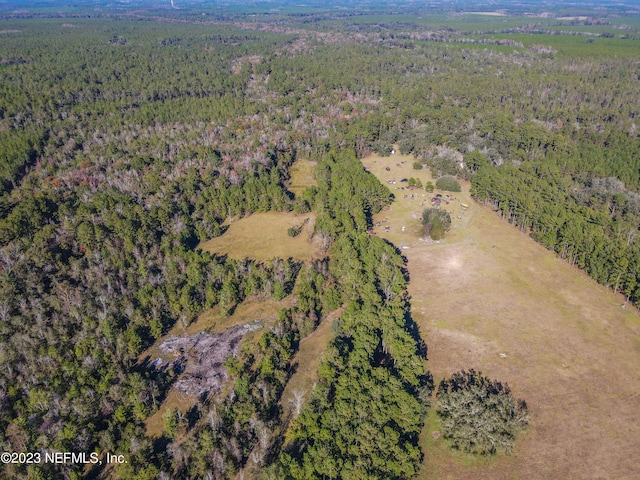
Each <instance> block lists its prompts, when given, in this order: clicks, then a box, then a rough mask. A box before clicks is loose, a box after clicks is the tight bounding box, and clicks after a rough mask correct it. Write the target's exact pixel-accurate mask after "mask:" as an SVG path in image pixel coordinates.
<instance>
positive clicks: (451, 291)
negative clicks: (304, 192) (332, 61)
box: [363, 157, 640, 480]
mask: <svg viewBox="0 0 640 480" xmlns="http://www.w3.org/2000/svg"><path fill="white" fill-rule="evenodd" d="M401 159H402V160H405V159H406V160H408V161H406V162H405V163H404V164H402V163H400V161H401ZM411 160H412V159H411V158H409V157H396V158H392V159H382V158H375V157H369V158H367V159H365V160H364V161H363V163H364V164H365V166H366V167H368V168H369V169H370V170H371V171H372V173H374V174H376V175H377V176H378V178H380V180H381V181H382V182H383V183H384V182H386V180H387V177H388V176H390V175H393V176H396V177H410V176H414V177H420V178H421V180H422V181H423V183H424V181H425V180H426V179H427V178H428V177H429V174H428V172H425V171H415V170H412V169H411V164H412V161H411ZM389 165H391V167H390V168H391V171H390V172H389V171H386V168H385V167H386V166H389ZM397 165H401V167H398V166H397ZM394 186H395V185H390V187H391V188H393V187H394ZM392 192H394V193H396V202H395V203H394V205H392V207H391V209H390V210H388V211H385V212H382V213H381V214H380V218H384V217H389V219H388V223H389V224H393V225H395V226H399V225H402V226H405V227H406V228H405V231H404V232H403V231H402V230H401V229H400V230H398V229H397V228H396V229H394V228H393V227H392V228H391V229H390V232H389V233H385V232H380V233H379V235H381V236H384V237H385V238H388V239H389V240H391V241H393V242H394V243H395V244H396V245H404V246H405V247H408V248H405V249H404V250H403V253H404V254H405V255H406V257H407V259H408V268H409V273H410V276H411V281H410V284H409V293H410V294H411V297H412V302H411V303H412V309H413V316H414V319H415V320H416V322H417V323H418V324H419V325H420V328H421V333H422V335H423V337H424V338H425V341H426V343H427V345H428V347H429V363H428V368H429V369H430V370H431V372H432V373H433V374H434V377H435V379H436V382H438V381H439V380H440V378H442V377H443V376H445V375H448V374H450V373H452V372H454V371H456V370H459V369H463V368H466V369H468V368H475V369H477V370H481V371H482V372H483V373H485V374H487V375H489V376H490V377H492V378H495V379H497V380H500V381H505V382H507V383H509V385H510V387H511V389H512V391H513V393H514V394H515V395H516V396H517V397H519V398H524V399H525V400H526V401H527V403H528V405H529V409H530V412H531V425H530V427H529V429H528V431H527V433H526V434H525V435H524V436H523V437H522V439H521V441H520V442H519V444H518V446H517V448H516V450H515V452H514V453H513V454H512V455H511V456H508V457H502V458H498V459H495V460H490V461H486V460H480V461H478V460H473V459H471V458H469V457H467V456H465V455H461V454H451V453H450V452H449V450H448V449H447V448H446V445H445V444H444V442H443V440H442V438H440V439H438V440H434V439H433V437H432V436H431V435H429V433H430V432H431V431H433V430H435V429H437V424H430V425H427V427H426V429H425V432H424V435H423V439H424V440H423V442H425V443H423V444H422V445H423V447H424V451H425V466H424V468H423V471H422V473H421V475H420V477H419V478H421V479H442V478H452V479H465V478H473V479H513V478H516V479H538V478H540V479H542V478H544V479H589V480H592V479H632V478H633V479H635V478H640V464H638V463H637V461H636V457H637V452H639V451H640V419H639V418H638V416H637V412H638V411H639V410H640V369H639V368H638V365H640V317H639V316H638V312H637V310H635V309H630V308H628V309H623V308H621V303H622V302H623V299H622V298H621V297H619V296H616V295H613V294H612V293H610V292H609V291H608V290H607V289H605V288H604V287H602V286H599V285H597V284H596V283H595V282H594V281H593V280H591V279H590V278H589V277H588V276H587V275H585V274H584V273H583V272H580V271H579V270H577V269H575V268H573V267H571V266H569V265H568V264H566V263H565V262H563V261H561V260H559V259H557V258H556V256H555V255H554V254H553V253H552V252H549V251H547V250H545V249H544V248H543V247H542V246H540V245H538V244H536V243H535V242H534V241H533V240H531V239H530V238H529V237H527V236H526V235H525V234H522V233H520V232H519V231H518V230H517V229H515V228H513V227H512V226H511V225H509V224H507V223H506V222H504V221H502V220H501V219H500V218H498V217H497V216H496V215H495V214H494V213H493V212H492V211H490V210H489V209H485V208H482V207H481V206H479V205H477V204H475V203H473V202H472V201H471V200H470V198H469V195H468V185H466V186H465V191H464V192H462V193H461V194H455V195H456V197H457V199H458V200H460V202H458V203H457V204H456V203H453V204H452V205H450V206H449V207H450V208H451V211H452V217H453V219H454V221H453V225H454V226H453V228H452V231H451V232H450V234H449V235H447V238H446V240H445V241H444V242H442V243H440V244H431V245H425V244H423V243H421V242H419V241H418V240H417V235H416V234H419V231H420V228H419V225H415V224H416V223H417V222H418V220H416V219H415V213H416V211H420V210H421V208H418V207H417V205H415V202H411V201H410V200H408V199H405V198H404V196H403V195H398V194H397V192H395V191H394V190H392ZM400 192H402V191H400ZM460 203H466V204H468V205H469V207H470V208H469V209H468V210H467V211H466V212H465V213H464V214H462V215H460V212H459V206H458V205H459V204H460ZM422 208H424V207H422ZM458 216H461V218H460V219H458V218H457V217H458ZM412 222H413V223H412Z"/></svg>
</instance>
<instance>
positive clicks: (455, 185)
mask: <svg viewBox="0 0 640 480" xmlns="http://www.w3.org/2000/svg"><path fill="white" fill-rule="evenodd" d="M436 187H437V188H439V189H440V190H445V191H447V192H459V191H460V190H462V187H461V186H460V182H458V181H457V180H456V179H455V178H454V177H452V176H451V175H445V176H443V177H440V178H439V179H438V180H436Z"/></svg>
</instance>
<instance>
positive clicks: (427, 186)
mask: <svg viewBox="0 0 640 480" xmlns="http://www.w3.org/2000/svg"><path fill="white" fill-rule="evenodd" d="M424 189H425V191H427V192H430V193H432V192H433V182H432V181H431V180H427V183H425V184H424Z"/></svg>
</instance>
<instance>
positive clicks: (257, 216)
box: [200, 212, 320, 261]
mask: <svg viewBox="0 0 640 480" xmlns="http://www.w3.org/2000/svg"><path fill="white" fill-rule="evenodd" d="M305 221H306V222H307V223H306V224H305V225H304V227H303V228H302V231H301V232H300V234H299V235H298V236H296V237H290V236H289V235H288V234H287V230H288V229H289V228H290V227H300V226H302V225H303V223H304V222H305ZM314 222H315V215H314V214H310V213H308V214H304V215H296V214H293V213H280V212H266V213H254V214H253V215H250V216H248V217H246V218H242V219H240V220H236V221H234V222H233V223H231V224H230V225H229V226H228V229H227V231H226V232H225V233H223V234H222V235H220V236H219V237H216V238H212V239H211V240H207V241H206V242H202V243H201V244H200V248H202V249H203V250H205V251H207V252H212V253H216V254H218V255H229V256H230V257H231V258H235V259H238V260H242V259H244V258H251V259H254V260H259V261H260V260H269V259H272V258H276V257H279V258H289V257H293V258H294V259H296V260H309V259H310V258H314V257H315V256H316V252H318V251H319V250H320V247H319V245H318V243H317V242H316V241H315V240H313V239H311V236H312V234H313V225H314Z"/></svg>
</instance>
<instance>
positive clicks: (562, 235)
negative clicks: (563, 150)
mask: <svg viewBox="0 0 640 480" xmlns="http://www.w3.org/2000/svg"><path fill="white" fill-rule="evenodd" d="M472 194H473V195H474V197H475V198H476V199H477V200H479V201H481V202H484V203H489V204H491V205H492V206H493V207H494V208H495V209H496V210H498V212H499V213H500V214H501V215H502V216H503V218H505V219H507V220H508V221H509V222H511V223H513V224H514V225H517V226H519V227H520V228H521V230H522V231H523V232H527V233H530V234H531V236H532V237H533V238H534V239H536V240H537V241H538V242H540V243H542V244H543V245H544V246H545V247H547V248H549V249H551V250H554V251H556V252H557V253H558V254H559V255H560V256H561V257H562V258H564V259H566V260H567V261H569V262H570V263H571V264H572V265H576V266H578V267H579V268H581V269H583V270H585V271H586V272H587V273H588V274H589V275H591V276H592V277H593V278H594V279H595V280H596V281H597V282H599V283H601V284H603V285H606V286H608V287H610V288H611V289H613V291H614V292H620V293H623V294H624V295H625V296H626V297H627V298H628V299H630V300H631V301H632V302H634V303H636V304H637V303H638V302H639V301H640V241H639V238H638V225H639V224H640V196H639V195H638V194H637V193H635V192H632V191H627V190H626V189H625V188H624V184H623V183H622V182H620V181H619V180H617V179H613V178H607V179H598V178H592V179H591V180H590V181H589V183H588V186H584V185H582V184H579V183H577V182H574V181H572V180H571V178H570V177H568V176H566V175H562V174H561V172H560V170H559V168H558V167H557V166H556V165H555V164H554V163H551V162H538V163H526V164H523V165H522V166H521V167H520V168H519V169H518V168H516V167H514V166H510V165H503V166H500V167H492V166H489V165H484V166H483V167H481V168H480V169H479V170H478V172H477V173H476V175H475V176H474V177H473V183H472Z"/></svg>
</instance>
